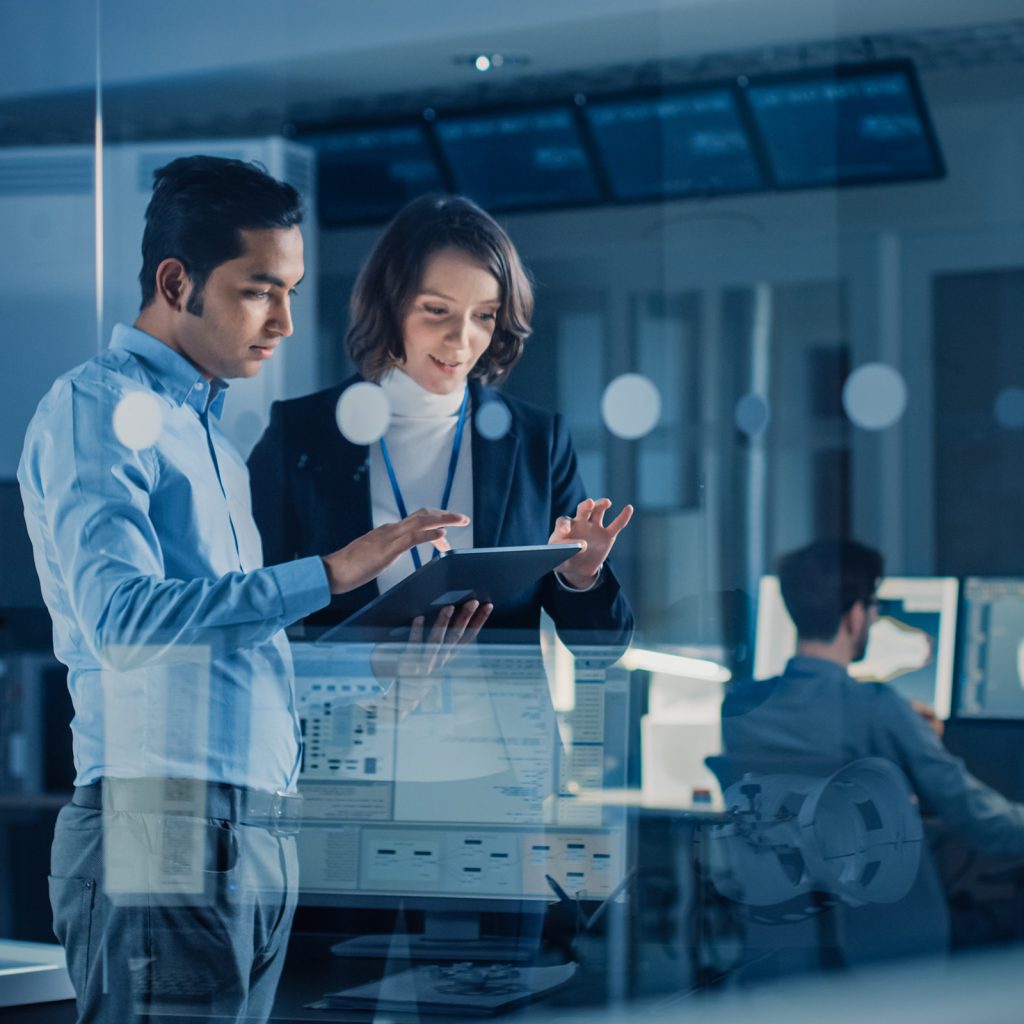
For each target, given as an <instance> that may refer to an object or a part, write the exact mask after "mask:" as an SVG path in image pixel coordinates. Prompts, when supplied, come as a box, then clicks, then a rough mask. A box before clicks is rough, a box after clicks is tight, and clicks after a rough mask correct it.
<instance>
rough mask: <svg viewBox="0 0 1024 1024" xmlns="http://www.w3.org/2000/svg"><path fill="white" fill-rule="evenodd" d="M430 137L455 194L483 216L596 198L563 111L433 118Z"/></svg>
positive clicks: (573, 125)
mask: <svg viewBox="0 0 1024 1024" xmlns="http://www.w3.org/2000/svg"><path fill="white" fill-rule="evenodd" d="M434 132H435V134H436V136H437V140H438V143H439V144H440V147H441V151H442V153H443V154H444V157H445V160H446V161H447V163H448V166H449V167H450V168H451V172H452V175H453V177H454V179H455V184H456V186H457V187H458V190H459V191H460V192H464V193H465V194H466V195H468V196H470V197H471V198H472V199H475V200H476V201H477V202H478V203H479V204H480V205H481V206H483V207H485V208H486V209H488V210H515V209H531V208H541V207H549V206H575V205H579V204H583V203H594V202H597V201H598V200H599V199H600V198H601V195H600V190H599V188H598V183H597V179H596V177H595V175H594V170H593V167H592V165H591V162H590V159H589V158H588V156H587V153H586V150H585V149H584V146H583V140H582V138H581V137H580V131H579V126H578V125H577V122H576V119H575V117H574V116H573V112H572V110H571V109H570V108H569V107H537V108H533V109H529V110H515V111H506V112H503V113H493V114H471V115H461V116H455V115H445V116H439V117H438V119H437V121H435V122H434Z"/></svg>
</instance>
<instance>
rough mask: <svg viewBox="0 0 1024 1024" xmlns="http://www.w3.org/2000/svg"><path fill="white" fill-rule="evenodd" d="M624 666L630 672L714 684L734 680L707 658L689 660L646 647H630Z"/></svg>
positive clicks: (725, 670) (680, 655) (623, 657)
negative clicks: (650, 673) (699, 680)
mask: <svg viewBox="0 0 1024 1024" xmlns="http://www.w3.org/2000/svg"><path fill="white" fill-rule="evenodd" d="M622 664H623V665H624V666H625V667H626V668H628V669H629V670H630V671H637V670H639V671H642V672H659V673H661V674H663V675H668V676H679V677H681V678H683V679H703V680H707V681H708V682H712V683H727V682H729V680H730V679H732V673H731V672H730V671H729V670H728V669H727V668H725V666H724V665H719V664H718V663H717V662H714V661H708V660H707V659H705V658H687V657H685V656H684V655H682V654H665V653H664V652H663V651H651V650H648V649H647V648H644V647H630V648H629V650H628V651H626V653H625V654H624V655H623V656H622Z"/></svg>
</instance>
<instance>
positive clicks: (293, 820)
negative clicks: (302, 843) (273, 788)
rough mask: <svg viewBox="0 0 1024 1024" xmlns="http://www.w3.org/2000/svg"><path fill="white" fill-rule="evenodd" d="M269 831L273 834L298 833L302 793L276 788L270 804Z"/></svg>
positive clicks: (300, 819)
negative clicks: (286, 791)
mask: <svg viewBox="0 0 1024 1024" xmlns="http://www.w3.org/2000/svg"><path fill="white" fill-rule="evenodd" d="M270 822H271V825H270V831H271V833H272V834H273V835H275V836H294V835H298V832H299V826H300V824H301V822H302V795H301V794H300V793H285V792H284V791H283V790H280V789H279V790H278V791H277V792H276V793H274V799H273V801H272V802H271V805H270Z"/></svg>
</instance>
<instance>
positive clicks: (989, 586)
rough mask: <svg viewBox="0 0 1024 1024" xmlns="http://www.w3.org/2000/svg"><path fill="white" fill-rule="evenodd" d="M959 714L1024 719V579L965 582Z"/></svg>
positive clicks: (1010, 578) (981, 578)
mask: <svg viewBox="0 0 1024 1024" xmlns="http://www.w3.org/2000/svg"><path fill="white" fill-rule="evenodd" d="M962 623H963V624H962V627H961V643H960V666H959V669H960V670H959V678H958V681H957V682H958V686H957V707H956V714H957V716H958V717H960V718H1015V719H1024V579H1021V578H1020V577H1005V578H1000V579H987V578H985V577H973V576H969V577H968V578H967V579H965V580H964V589H963V609H962Z"/></svg>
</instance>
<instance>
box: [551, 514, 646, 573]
mask: <svg viewBox="0 0 1024 1024" xmlns="http://www.w3.org/2000/svg"><path fill="white" fill-rule="evenodd" d="M611 507H612V502H611V499H610V498H600V499H599V500H598V501H594V499H593V498H585V499H584V500H583V501H581V502H580V503H579V504H578V505H577V506H576V515H575V516H573V517H572V518H570V517H569V516H559V517H558V519H557V520H556V522H555V529H554V532H553V533H552V534H551V536H550V537H549V538H548V543H549V544H568V543H570V542H572V541H583V543H584V544H585V545H586V546H585V547H584V548H583V550H582V551H580V552H579V553H578V554H576V555H573V557H572V558H570V559H569V560H568V561H567V562H563V563H562V564H561V565H560V566H559V567H558V569H557V570H556V571H557V572H558V575H559V576H561V577H562V578H563V579H564V580H565V582H566V583H568V584H569V586H570V587H575V588H576V589H577V590H586V588H587V587H589V586H590V585H591V584H592V583H593V582H594V580H595V579H597V574H598V573H599V572H600V571H601V566H602V565H604V563H605V559H607V557H608V553H609V552H610V551H611V549H612V546H613V545H614V544H615V538H616V537H618V535H619V534H620V533H621V532H622V531H623V530H624V529H625V527H626V524H627V523H628V522H629V521H630V519H632V518H633V506H632V505H626V506H625V508H623V510H622V511H621V512H620V513H619V514H618V515H617V516H616V517H615V518H614V519H613V520H612V521H611V522H610V523H609V524H608V525H607V526H605V525H604V515H605V513H606V512H607V511H608V509H610V508H611Z"/></svg>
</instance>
